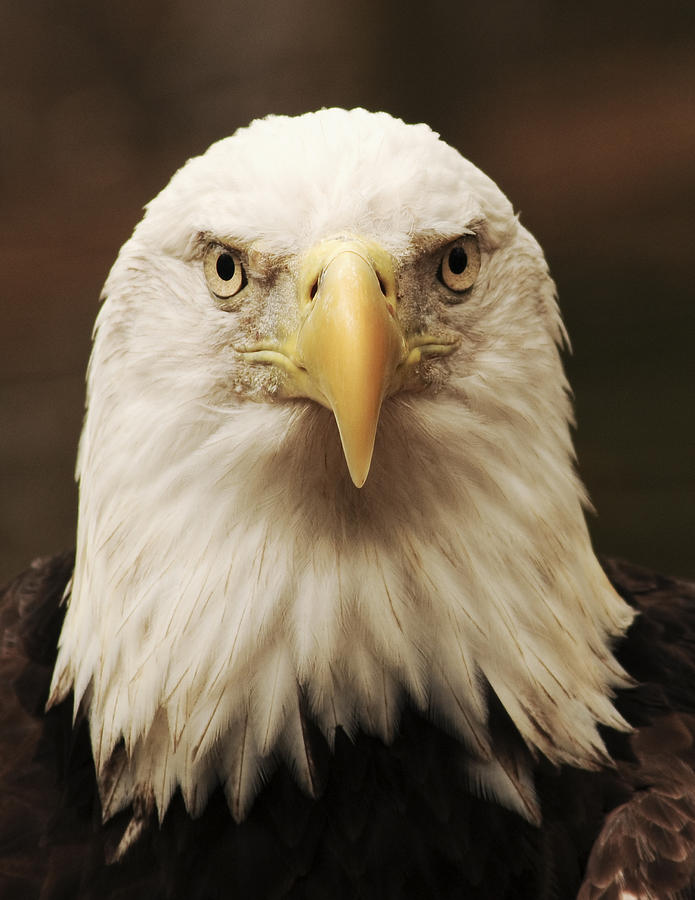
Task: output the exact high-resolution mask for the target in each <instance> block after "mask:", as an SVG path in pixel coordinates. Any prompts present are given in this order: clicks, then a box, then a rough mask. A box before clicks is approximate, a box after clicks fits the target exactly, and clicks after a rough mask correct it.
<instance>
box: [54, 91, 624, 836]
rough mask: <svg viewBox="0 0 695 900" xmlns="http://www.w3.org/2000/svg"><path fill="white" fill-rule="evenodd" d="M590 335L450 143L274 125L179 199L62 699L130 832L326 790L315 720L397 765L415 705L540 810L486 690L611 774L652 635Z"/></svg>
mask: <svg viewBox="0 0 695 900" xmlns="http://www.w3.org/2000/svg"><path fill="white" fill-rule="evenodd" d="M563 338H564V331H563V327H562V324H561V320H560V316H559V313H558V308H557V305H556V302H555V291H554V285H553V282H552V280H551V278H550V276H549V274H548V270H547V266H546V263H545V260H544V257H543V253H542V251H541V249H540V248H539V246H538V244H537V243H536V241H535V240H534V239H533V237H532V236H531V235H530V234H529V232H528V231H527V230H526V229H525V228H524V227H523V226H522V225H521V224H520V222H519V220H518V218H517V217H516V216H515V215H514V213H513V210H512V207H511V205H510V203H509V201H508V200H507V199H506V198H505V197H504V195H503V194H502V192H501V191H500V190H499V189H498V188H497V187H496V185H495V184H494V183H493V182H492V181H491V180H490V179H489V178H488V177H487V176H485V175H484V174H483V173H482V172H481V171H480V170H479V169H477V168H476V167H475V166H474V165H472V164H471V163H470V162H468V161H467V160H466V159H464V158H463V157H462V156H461V155H460V154H459V153H458V152H457V151H456V150H454V149H452V148H451V147H450V146H448V145H447V144H446V143H444V142H443V141H441V140H440V139H439V137H438V135H437V134H435V133H434V132H432V131H431V130H430V129H429V128H428V127H427V126H425V125H406V124H404V123H403V122H401V121H399V120H397V119H394V118H392V117H390V116H388V115H386V114H384V113H377V114H373V113H369V112H366V111H364V110H361V109H356V110H352V111H349V112H348V111H344V110H340V109H326V110H321V111H319V112H316V113H311V114H307V115H303V116H299V117H297V118H286V117H276V116H271V117H268V118H266V119H263V120H259V121H255V122H253V123H252V124H251V125H250V126H249V127H248V128H244V129H241V130H239V131H238V132H236V133H235V134H234V135H233V136H232V137H229V138H226V139H225V140H222V141H219V142H218V143H215V144H213V145H212V147H210V149H209V150H208V151H207V152H206V153H204V154H203V155H202V156H199V157H197V158H195V159H192V160H190V161H189V162H188V163H187V164H186V165H185V166H184V167H183V168H182V169H180V170H179V171H178V172H177V173H176V174H175V175H174V177H173V178H172V180H171V182H170V183H169V185H168V186H167V187H165V188H164V190H163V191H162V192H161V193H160V194H159V196H157V197H156V198H155V199H154V200H153V201H152V202H151V203H150V204H149V205H148V206H147V209H146V213H145V215H144V217H143V219H142V221H141V222H140V223H139V225H138V226H137V227H136V229H135V231H134V233H133V235H132V237H131V238H130V239H129V240H128V241H127V242H126V244H125V245H124V246H123V248H122V249H121V252H120V254H119V256H118V258H117V260H116V262H115V264H114V266H113V268H112V270H111V273H110V274H109V276H108V279H107V281H106V285H105V288H104V295H103V305H102V307H101V310H100V312H99V315H98V318H97V323H96V328H95V336H94V348H93V353H92V357H91V361H90V365H89V372H88V391H87V412H86V418H85V423H84V430H83V433H82V438H81V442H80V450H79V459H78V465H77V475H78V478H79V482H80V501H79V522H78V537H77V558H76V565H75V572H74V577H73V582H72V586H71V591H70V596H69V606H68V609H67V614H66V618H65V624H64V627H63V632H62V636H61V641H60V648H59V656H58V660H57V664H56V668H55V674H54V679H53V687H52V697H51V702H57V701H59V700H61V699H63V698H65V697H66V696H67V695H68V693H69V692H70V691H71V690H72V691H73V692H74V702H75V709H76V710H77V709H80V710H82V711H83V712H84V713H85V714H86V715H87V716H88V719H89V725H90V733H91V740H92V747H93V752H94V758H95V763H96V767H97V774H98V776H99V778H100V784H101V789H102V803H103V807H104V815H105V817H108V816H110V815H112V814H113V813H115V812H116V811H118V810H119V809H121V808H123V807H124V806H126V805H127V804H128V803H130V802H132V801H133V800H134V799H135V798H136V797H138V796H145V797H147V798H149V800H150V801H151V802H154V803H155V804H156V806H157V808H158V810H159V813H160V815H163V814H164V812H165V810H166V808H167V805H168V803H169V800H170V798H171V796H172V794H173V792H174V791H175V790H176V789H177V788H180V790H181V792H182V794H183V797H184V800H185V802H186V804H187V806H188V808H189V810H190V811H191V813H193V814H195V813H198V812H200V811H201V810H202V808H203V807H204V805H205V802H206V799H207V796H208V794H209V791H210V790H211V789H212V788H213V787H214V786H215V785H217V784H221V785H222V786H223V787H224V790H225V792H226V794H227V798H228V801H229V805H230V808H231V810H232V812H233V814H234V815H235V816H236V817H237V818H238V819H240V818H243V816H244V815H245V814H246V812H247V811H248V809H249V806H250V804H251V803H252V801H253V798H254V795H255V793H256V792H257V790H258V788H259V785H260V782H261V779H262V776H263V774H264V773H266V774H267V773H268V772H269V771H270V769H271V768H272V767H273V766H274V765H277V764H278V763H281V764H287V765H288V766H289V767H290V768H291V769H292V770H293V771H294V773H295V775H296V777H297V779H298V781H299V782H300V784H303V785H305V786H306V787H307V790H310V789H311V779H310V773H309V771H308V770H309V768H310V767H309V765H308V762H307V760H306V757H305V754H304V744H303V739H302V731H303V729H302V721H303V716H308V717H310V718H311V719H312V720H313V721H314V723H315V724H316V725H317V726H318V728H320V730H321V731H322V732H323V734H324V735H325V738H326V740H327V741H328V743H329V744H331V743H332V741H333V740H334V737H335V734H336V730H337V729H339V728H341V729H343V730H344V731H345V732H347V733H348V734H349V735H354V734H355V733H356V732H357V731H358V730H362V731H366V732H369V733H371V734H375V735H377V736H379V737H380V738H381V739H383V740H384V741H385V742H388V741H390V740H391V739H392V738H393V736H394V733H395V732H396V730H397V728H398V723H399V715H400V712H401V710H402V708H403V706H404V705H405V704H409V705H410V706H412V707H415V708H416V709H417V710H419V711H420V712H421V713H422V714H423V715H425V716H428V717H430V718H433V719H435V720H436V721H437V722H438V723H440V724H441V725H442V726H443V727H445V728H447V729H448V730H449V731H451V732H453V733H454V734H455V735H457V736H458V737H459V738H460V740H461V742H462V745H463V746H464V747H465V752H466V753H467V754H468V756H469V758H470V760H471V766H472V771H475V773H476V774H475V779H477V780H478V781H481V780H482V781H483V782H485V781H486V780H487V781H488V782H489V785H491V786H492V787H491V789H492V790H493V791H495V790H496V791H497V793H498V795H500V796H501V797H502V800H503V802H507V803H508V805H511V806H514V805H518V804H516V801H515V800H514V798H513V797H511V798H510V797H509V796H507V797H505V796H504V793H505V792H504V788H503V786H502V779H500V777H499V773H498V771H497V768H496V766H497V754H496V748H495V746H494V741H493V740H492V737H491V734H490V727H489V722H488V701H489V697H490V694H491V692H493V693H494V694H495V695H496V697H497V698H498V699H499V701H500V702H501V704H502V705H503V707H504V708H505V710H506V712H507V714H508V716H509V717H510V719H511V721H512V722H513V723H514V726H515V728H516V729H517V730H518V732H519V734H520V735H521V738H522V739H523V741H524V742H525V744H526V746H527V747H528V748H529V749H530V750H531V752H532V753H539V752H540V753H542V754H544V755H545V756H547V757H548V758H549V759H550V760H552V761H553V762H558V763H561V762H564V763H571V764H574V765H580V766H594V765H596V764H597V763H598V762H599V761H600V759H601V758H602V755H603V753H604V751H603V745H602V742H601V738H600V737H599V734H598V731H597V726H598V725H599V724H601V723H604V724H609V725H612V726H614V727H618V728H620V727H625V726H624V723H623V721H622V719H621V718H620V717H619V716H618V714H617V713H616V712H615V710H614V708H613V706H612V703H611V692H612V690H613V689H614V688H615V687H617V686H619V685H622V684H625V683H626V678H625V675H624V673H623V672H622V671H621V669H620V667H619V666H618V664H617V663H616V662H615V660H614V658H613V656H612V652H611V643H612V641H613V639H614V638H615V636H616V635H619V634H621V633H623V632H624V630H625V629H626V628H627V626H628V624H629V622H630V621H631V617H632V613H631V612H630V610H629V609H628V608H627V606H626V605H625V604H624V603H623V602H622V600H621V599H620V598H619V597H618V596H617V595H616V594H615V593H614V591H613V590H612V588H611V587H610V586H609V584H608V582H607V580H606V578H605V576H604V575H603V572H602V570H601V568H600V566H599V564H598V562H597V560H596V558H595V556H594V553H593V551H592V548H591V544H590V540H589V537H588V533H587V529H586V524H585V521H584V515H583V510H582V507H583V505H584V504H585V496H584V492H583V489H582V487H581V485H580V483H579V481H578V478H577V475H576V473H575V470H574V465H573V449H572V443H571V437H570V431H569V426H570V422H571V415H572V414H571V406H570V401H569V399H568V387H567V383H566V381H565V377H564V374H563V370H562V365H561V361H560V357H559V352H558V345H559V344H561V343H562V341H563ZM114 755H119V759H120V760H121V763H122V764H121V765H120V766H119V768H118V772H119V774H118V776H117V777H115V778H114V776H113V771H114V766H113V765H111V764H110V763H111V761H112V760H113V759H114ZM481 773H482V774H481ZM522 811H523V810H522ZM525 814H526V815H527V816H528V817H530V818H532V817H533V813H532V812H529V811H528V805H527V809H526V812H525Z"/></svg>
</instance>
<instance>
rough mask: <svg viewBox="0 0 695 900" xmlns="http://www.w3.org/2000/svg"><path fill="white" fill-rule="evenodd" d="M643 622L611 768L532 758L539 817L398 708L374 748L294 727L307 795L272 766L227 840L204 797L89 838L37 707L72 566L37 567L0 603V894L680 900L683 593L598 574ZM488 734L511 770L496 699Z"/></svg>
mask: <svg viewBox="0 0 695 900" xmlns="http://www.w3.org/2000/svg"><path fill="white" fill-rule="evenodd" d="M605 568H606V571H607V573H608V575H609V577H610V578H611V581H612V582H613V584H614V585H615V587H616V588H617V589H618V591H619V592H620V593H621V594H622V595H623V597H625V599H626V600H628V601H629V602H630V603H631V604H633V605H634V606H635V607H636V608H637V609H638V611H639V612H640V615H639V616H638V618H637V619H636V620H635V623H634V624H633V626H632V627H631V629H630V631H629V633H628V635H627V636H626V638H625V639H624V640H623V641H622V642H621V643H620V644H619V645H618V647H617V648H616V655H617V657H618V659H619V661H620V662H621V663H622V664H623V665H624V666H625V667H626V668H627V670H628V671H629V672H630V674H631V675H632V676H633V677H634V678H635V679H636V682H637V686H636V687H635V688H633V689H630V690H625V691H622V692H621V694H620V696H619V697H618V699H617V703H616V705H617V707H618V709H619V710H620V712H621V713H622V714H623V715H624V716H626V718H627V719H628V720H629V721H630V722H631V724H632V725H633V726H634V727H635V729H636V730H635V732H634V733H633V734H632V735H623V734H618V733H613V732H606V734H605V738H606V742H607V745H608V747H609V749H610V751H611V753H612V756H613V759H614V761H615V766H614V767H606V768H605V769H604V770H602V771H599V772H587V771H582V770H578V769H572V768H568V767H567V768H562V769H556V768H553V767H551V766H549V765H547V764H545V763H544V762H542V761H540V762H538V763H535V764H534V766H535V770H534V776H535V782H536V787H537V790H538V797H539V803H540V809H541V813H542V822H541V825H540V827H536V826H534V825H532V824H530V823H528V822H526V821H524V820H523V819H521V818H520V817H519V816H518V815H517V814H515V813H513V812H509V811H507V810H505V809H502V808H500V807H499V806H498V805H497V804H495V803H494V802H488V801H486V800H483V799H479V798H477V797H475V796H473V795H472V794H471V793H470V791H469V786H468V783H467V776H466V769H465V766H464V764H463V763H464V761H465V750H464V749H463V747H462V746H461V745H460V744H459V743H458V742H457V741H456V740H454V739H453V738H451V737H449V736H447V735H446V734H444V733H443V732H441V731H440V730H439V729H438V728H436V727H435V726H433V725H431V724H429V723H427V722H426V721H424V720H423V719H421V718H420V717H419V716H417V715H416V714H415V713H414V712H412V711H410V710H406V711H405V713H404V716H403V719H402V723H401V728H400V732H399V734H398V736H397V737H396V739H395V740H394V742H393V744H392V745H391V746H390V747H385V746H384V745H383V744H382V743H381V742H380V741H379V740H378V739H375V738H369V737H367V736H365V735H358V737H357V738H356V740H355V741H354V743H353V742H351V741H349V740H348V739H347V738H346V737H345V736H344V735H343V734H342V733H340V732H339V733H338V735H337V738H336V745H335V750H334V752H331V751H329V749H328V748H327V747H326V746H325V743H324V742H323V739H322V737H321V736H320V734H319V732H318V731H317V730H316V729H315V728H314V727H313V726H312V724H311V722H309V721H308V720H307V719H306V718H304V720H303V723H304V740H305V745H306V747H307V759H308V760H310V761H311V769H312V772H313V776H312V781H313V782H314V783H315V784H316V785H317V792H318V797H317V798H315V799H310V798H308V797H307V796H306V795H305V794H303V793H302V792H301V791H300V790H299V788H298V787H297V786H296V784H295V781H294V780H293V778H292V776H291V775H290V774H289V773H288V772H286V771H284V770H282V769H280V770H278V771H277V772H276V774H275V775H274V776H273V778H272V779H271V780H270V782H269V783H268V784H267V785H266V786H265V788H264V789H263V791H262V792H261V794H260V796H259V798H258V799H257V801H256V803H255V805H254V807H253V809H252V811H251V814H250V815H249V817H248V818H247V819H246V821H245V822H244V823H242V824H241V825H237V824H236V823H235V822H234V821H233V819H232V818H231V816H230V814H229V810H228V808H227V805H226V802H225V800H224V797H223V795H222V792H221V791H217V792H216V793H215V794H214V795H213V797H212V799H211V801H210V802H209V803H208V806H207V808H206V810H205V812H204V814H203V815H202V816H201V817H200V818H198V819H196V820H192V819H190V818H189V817H188V815H187V814H186V812H185V809H184V806H183V803H182V802H181V798H180V797H176V798H175V800H174V802H173V804H172V806H171V808H170V809H169V811H168V812H167V815H166V817H165V819H164V822H163V824H162V825H161V827H160V826H159V824H158V823H157V820H156V816H154V817H153V816H152V815H151V814H150V812H149V810H147V809H145V808H142V809H137V810H132V809H131V810H128V811H126V812H125V813H122V814H120V815H118V816H116V817H114V818H113V819H111V820H110V821H109V822H107V823H106V824H105V825H102V824H101V809H100V805H99V800H98V795H97V791H96V781H95V775H94V767H93V762H92V758H91V751H90V746H89V740H88V735H87V733H86V726H85V724H84V722H80V721H78V722H77V724H76V726H75V727H74V728H73V724H72V710H71V704H70V701H69V700H68V701H66V702H65V703H63V704H61V705H60V706H59V707H57V708H56V709H53V710H51V711H50V712H49V713H47V714H46V713H44V711H43V708H44V704H45V701H46V697H47V692H48V686H49V682H50V677H51V672H52V667H53V662H54V659H55V652H56V642H57V638H58V634H59V632H60V624H61V621H62V608H61V606H60V599H61V596H62V594H63V590H64V588H65V585H66V583H67V581H68V579H69V577H70V573H71V569H72V558H71V556H69V555H64V556H61V557H55V558H53V559H50V560H43V561H37V562H36V563H35V564H34V565H33V566H32V568H31V569H29V570H28V571H27V572H26V573H24V575H22V576H20V577H19V578H18V579H16V580H15V581H14V582H13V583H12V584H11V585H10V586H9V587H8V588H7V589H6V591H5V593H4V595H3V597H2V600H1V601H0V602H1V605H0V635H1V643H0V897H2V898H3V900H10V898H21V900H30V898H41V900H58V898H65V900H68V898H70V900H76V898H82V900H84V898H100V900H102V898H119V897H122V898H126V897H127V898H140V897H142V898H147V900H155V898H170V900H175V898H186V900H189V898H201V900H208V898H210V900H212V898H223V897H234V898H253V900H260V898H263V897H277V898H279V897H294V898H311V897H317V898H325V897H332V898H333V897H346V898H348V897H349V898H353V897H365V898H367V897H380V898H381V897H384V898H386V897H394V898H406V897H422V896H427V897H445V898H449V897H451V898H454V897H462V898H464V897H465V898H469V897H471V898H504V897H510V898H511V897H514V898H528V900H531V898H533V900H543V898H548V900H550V898H557V900H564V898H571V897H575V896H577V893H579V897H580V898H581V900H598V898H602V900H608V898H618V897H620V895H621V891H623V892H630V893H632V894H634V895H635V896H639V897H654V898H658V900H671V898H674V900H675V898H682V897H683V898H687V897H693V896H695V888H694V885H695V585H692V584H690V583H687V582H682V581H677V580H674V579H670V578H664V577H662V576H659V575H654V574H652V573H649V572H645V571H644V570H640V569H637V568H634V567H630V566H628V565H626V564H622V563H617V562H612V561H607V562H606V563H605ZM490 706H491V718H492V727H493V736H494V740H495V743H496V745H497V746H498V747H499V748H500V752H502V753H503V754H504V755H505V756H506V757H507V758H517V759H518V758H519V756H520V755H521V756H522V757H523V756H524V755H525V753H526V751H525V750H524V748H523V746H522V744H521V741H520V739H519V737H518V735H517V733H516V731H515V729H514V728H513V726H512V724H511V722H510V720H509V718H508V717H507V715H506V713H505V712H504V710H503V708H502V707H501V705H500V704H499V702H498V701H497V700H496V698H495V697H494V695H491V696H490Z"/></svg>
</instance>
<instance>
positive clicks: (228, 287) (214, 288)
mask: <svg viewBox="0 0 695 900" xmlns="http://www.w3.org/2000/svg"><path fill="white" fill-rule="evenodd" d="M203 268H204V270H205V280H206V281H207V283H208V288H209V289H210V291H211V293H212V294H214V296H215V297H217V298H218V299H219V300H228V299H229V298H230V297H233V296H234V295H235V294H238V293H239V291H240V290H241V289H242V288H243V287H245V286H246V273H245V272H244V267H243V265H242V263H241V259H240V258H239V254H238V253H237V252H235V251H234V250H230V249H229V247H224V246H222V245H220V244H212V245H211V246H210V247H208V249H207V250H206V252H205V258H204V261H203Z"/></svg>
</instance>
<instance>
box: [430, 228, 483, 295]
mask: <svg viewBox="0 0 695 900" xmlns="http://www.w3.org/2000/svg"><path fill="white" fill-rule="evenodd" d="M479 271H480V247H479V246H478V239H477V238H476V236H475V235H474V234H466V235H464V236H463V237H460V238H459V239H458V240H457V241H454V243H453V244H451V245H450V246H449V247H447V248H446V251H445V252H444V256H443V257H442V261H441V263H440V266H439V272H438V276H439V280H440V281H441V282H442V284H444V285H446V287H448V288H449V289H450V290H452V291H456V292H457V293H460V292H461V291H466V290H468V288H469V287H471V285H472V284H473V282H474V281H475V279H476V278H477V277H478V272H479Z"/></svg>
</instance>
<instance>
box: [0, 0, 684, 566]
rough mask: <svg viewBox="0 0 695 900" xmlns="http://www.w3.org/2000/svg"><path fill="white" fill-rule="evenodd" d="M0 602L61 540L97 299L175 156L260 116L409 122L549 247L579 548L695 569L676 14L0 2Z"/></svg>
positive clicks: (600, 0) (670, 3)
mask: <svg viewBox="0 0 695 900" xmlns="http://www.w3.org/2000/svg"><path fill="white" fill-rule="evenodd" d="M0 46H1V47H2V52H1V53H0V113H1V118H0V160H1V163H2V167H1V169H0V178H1V181H0V204H1V205H2V215H1V216H0V256H1V259H0V272H1V273H2V274H1V279H0V284H1V285H2V287H1V295H0V316H1V318H0V321H1V322H2V326H1V335H0V421H1V425H0V429H1V430H0V472H1V477H2V482H1V497H0V582H2V581H3V580H5V578H7V577H9V576H10V575H12V574H13V573H14V572H16V571H18V570H19V569H21V568H22V567H23V566H24V565H25V564H26V563H27V562H28V561H29V560H30V559H31V558H32V557H33V556H35V555H37V554H45V553H51V552H54V551H57V550H59V549H61V548H64V547H67V546H71V545H72V543H73V540H74V522H75V507H76V491H75V487H74V484H73V475H72V472H73V461H74V456H75V450H76V445H77V438H78V434H79V429H80V422H81V417H82V404H83V378H84V374H83V373H84V369H85V365H86V361H87V356H88V352H89V341H90V331H91V326H92V322H93V320H94V316H95V314H96V311H97V308H98V297H99V292H100V288H101V284H102V283H103V280H104V278H105V276H106V273H107V271H108V268H109V265H110V263H111V261H112V260H113V258H114V257H115V255H116V252H117V250H118V248H119V246H120V244H121V243H122V242H123V241H124V240H125V239H126V238H127V237H128V235H129V234H130V232H131V230H132V228H133V226H134V224H135V223H136V221H137V220H138V219H139V217H140V215H141V207H142V205H143V204H144V203H145V202H146V201H147V200H148V199H149V198H150V197H151V196H153V195H154V194H155V193H156V192H157V191H159V190H160V189H161V187H163V185H164V184H165V183H166V182H167V180H168V178H169V176H170V175H171V173H172V172H173V170H174V169H175V168H177V167H178V166H179V165H180V164H181V163H182V162H183V161H184V160H185V159H186V158H188V157H190V156H192V155H195V154H198V153H200V152H201V151H203V150H204V149H205V147H206V146H207V145H208V144H209V143H210V142H211V141H213V140H215V139H217V138H219V137H221V136H224V135H226V134H229V133H231V132H232V131H233V130H234V129H235V128H236V127H237V126H239V125H242V124H245V123H246V122H247V121H248V120H250V119H252V118H254V117H256V116H261V115H265V114H267V113H271V112H273V113H299V112H302V111H305V110H307V109H312V108H317V107H320V106H325V105H329V106H330V105H340V106H348V107H349V106H356V105H362V106H366V107H368V108H372V109H386V110H388V111H390V112H392V113H394V114H396V115H398V116H401V117H403V118H404V119H406V120H408V121H427V122H429V123H430V124H431V125H432V126H433V127H434V128H435V129H436V130H437V131H439V132H440V133H441V134H442V135H443V136H444V137H445V138H446V139H447V140H448V141H449V142H450V143H453V144H454V145H455V146H457V147H458V148H459V149H461V150H462V152H463V153H464V154H465V155H466V156H468V157H469V158H471V159H472V160H473V161H474V162H475V163H477V164H478V165H479V166H481V168H483V169H484V170H485V171H486V172H487V173H488V174H490V175H491V176H492V177H493V178H494V179H495V180H496V181H497V182H498V183H499V184H500V185H501V187H502V188H503V189H504V190H505V192H506V193H507V194H508V195H509V196H510V197H511V198H512V200H513V202H514V204H515V206H516V208H517V209H518V210H520V211H521V216H522V220H523V222H524V223H525V224H526V225H527V226H528V227H529V228H530V229H531V230H532V231H533V232H534V233H535V234H536V236H537V237H538V239H539V240H540V242H541V243H542V245H543V246H544V247H545V249H546V253H547V256H548V258H549V261H550V265H551V268H552V271H553V273H554V275H555V277H556V280H557V282H558V285H559V292H560V301H561V306H562V309H563V312H564V315H565V318H566V322H567V325H568V328H569V331H570V334H571V337H572V341H573V345H574V355H573V356H572V357H571V358H568V359H567V367H568V370H569V373H570V377H571V380H572V384H573V387H574V390H575V395H576V405H577V418H578V430H577V433H576V443H577V449H578V454H579V460H580V470H581V473H582V476H583V478H584V479H585V481H586V483H587V484H588V487H589V490H590V493H591V496H592V498H593V500H594V503H595V506H596V508H597V510H598V516H597V517H595V518H592V519H591V528H592V531H593V534H594V540H595V544H596V545H597V547H598V549H599V550H601V551H602V552H607V553H612V554H620V555H623V556H627V557H629V558H632V559H633V560H635V561H640V562H643V563H644V564H646V565H650V566H655V567H658V568H660V569H662V570H666V571H672V572H679V573H681V574H689V575H695V554H693V545H694V537H693V535H694V532H695V527H694V526H695V514H694V512H693V509H694V507H695V503H694V500H695V477H694V476H695V472H694V468H695V466H694V463H693V457H694V454H693V450H694V449H695V446H694V445H695V414H694V412H693V387H694V384H695V377H694V376H695V363H694V362H693V337H694V336H695V302H694V301H695V288H694V286H693V268H694V262H695V253H694V251H693V236H694V234H695V229H694V227H693V226H694V225H695V4H694V3H693V2H692V0H660V2H658V3H648V2H647V3H635V2H634V0H629V2H628V0H617V2H615V0H583V2H581V3H575V2H571V0H568V2H558V0H517V2H514V0H507V2H501V0H487V2H477V3H470V2H468V3H466V2H445V0H428V2H425V0H420V2H414V0H398V2H396V0H351V2H333V0H296V2H289V0H279V2H270V0H232V2H224V0H207V2H205V3H197V2H183V0H119V2H116V3H114V2H110V3H103V4H102V3H99V2H87V0H23V2H22V3H11V2H10V0H4V2H0Z"/></svg>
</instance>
